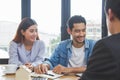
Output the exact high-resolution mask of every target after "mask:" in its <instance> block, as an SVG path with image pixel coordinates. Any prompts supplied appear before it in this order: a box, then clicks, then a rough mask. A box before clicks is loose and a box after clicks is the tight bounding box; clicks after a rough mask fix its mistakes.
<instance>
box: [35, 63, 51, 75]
mask: <svg viewBox="0 0 120 80" xmlns="http://www.w3.org/2000/svg"><path fill="white" fill-rule="evenodd" d="M48 69H49V65H48V64H40V65H38V66H36V67H34V72H36V73H38V74H43V73H47V71H48Z"/></svg>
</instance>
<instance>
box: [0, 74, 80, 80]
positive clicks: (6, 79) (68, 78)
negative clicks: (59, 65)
mask: <svg viewBox="0 0 120 80" xmlns="http://www.w3.org/2000/svg"><path fill="white" fill-rule="evenodd" d="M78 79H79V77H77V76H75V75H65V76H62V77H60V78H57V79H55V80H78ZM0 80H15V74H9V75H1V76H0ZM36 80H42V79H36ZM43 80H48V79H43Z"/></svg>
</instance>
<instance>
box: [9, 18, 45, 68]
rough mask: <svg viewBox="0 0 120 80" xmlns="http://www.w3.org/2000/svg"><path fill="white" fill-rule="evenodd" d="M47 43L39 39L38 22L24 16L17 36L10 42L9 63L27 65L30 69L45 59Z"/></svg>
mask: <svg viewBox="0 0 120 80" xmlns="http://www.w3.org/2000/svg"><path fill="white" fill-rule="evenodd" d="M44 54H45V45H44V42H43V41H41V40H39V37H38V29H37V23H36V21H35V20H33V19H31V18H23V20H22V21H21V23H20V24H19V26H18V29H17V32H16V36H15V38H14V39H13V40H12V41H11V42H10V47H9V56H10V58H9V64H17V65H18V66H20V65H25V66H27V67H28V68H29V69H31V70H32V69H33V67H34V66H37V65H38V64H41V63H42V61H43V60H44V57H43V56H44Z"/></svg>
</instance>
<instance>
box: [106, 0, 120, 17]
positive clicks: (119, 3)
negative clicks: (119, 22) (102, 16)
mask: <svg viewBox="0 0 120 80" xmlns="http://www.w3.org/2000/svg"><path fill="white" fill-rule="evenodd" d="M108 9H111V10H112V12H113V13H114V15H115V16H116V17H117V18H118V19H120V0H105V12H106V14H107V12H108Z"/></svg>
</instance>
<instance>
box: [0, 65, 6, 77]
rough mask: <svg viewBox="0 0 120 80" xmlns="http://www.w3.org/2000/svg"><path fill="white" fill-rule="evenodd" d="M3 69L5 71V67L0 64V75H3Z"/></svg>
mask: <svg viewBox="0 0 120 80" xmlns="http://www.w3.org/2000/svg"><path fill="white" fill-rule="evenodd" d="M4 71H5V67H4V66H0V76H2V75H5V74H4Z"/></svg>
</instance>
